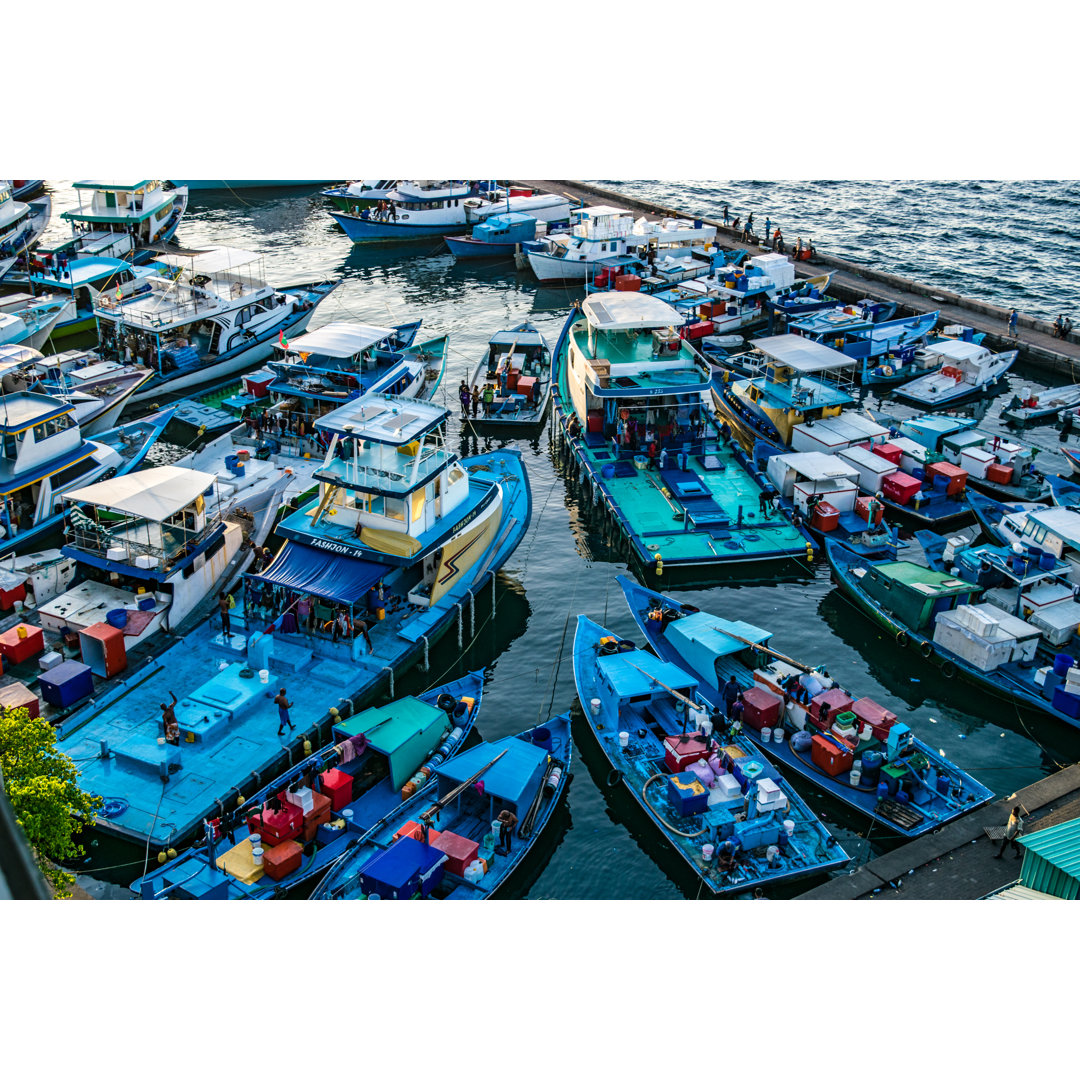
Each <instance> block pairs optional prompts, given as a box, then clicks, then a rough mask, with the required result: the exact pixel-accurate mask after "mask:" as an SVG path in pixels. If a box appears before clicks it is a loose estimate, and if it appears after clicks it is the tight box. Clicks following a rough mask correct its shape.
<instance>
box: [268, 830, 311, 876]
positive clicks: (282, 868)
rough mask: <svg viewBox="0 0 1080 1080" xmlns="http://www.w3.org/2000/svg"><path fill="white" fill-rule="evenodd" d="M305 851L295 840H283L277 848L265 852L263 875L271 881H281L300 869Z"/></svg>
mask: <svg viewBox="0 0 1080 1080" xmlns="http://www.w3.org/2000/svg"><path fill="white" fill-rule="evenodd" d="M303 858H304V849H303V847H302V846H301V845H300V844H298V843H297V842H296V841H295V840H283V841H282V842H281V843H280V844H278V845H277V846H276V847H269V848H266V849H265V850H264V851H263V873H264V874H266V876H267V877H268V878H270V880H271V881H280V880H281V879H282V878H283V877H285V875H286V874H291V873H293V871H294V870H299V869H300V863H301V862H302V861H303Z"/></svg>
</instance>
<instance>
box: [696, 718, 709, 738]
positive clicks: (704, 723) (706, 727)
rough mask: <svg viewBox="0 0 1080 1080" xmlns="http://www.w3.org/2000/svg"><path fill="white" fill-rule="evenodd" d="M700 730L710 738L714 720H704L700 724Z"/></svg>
mask: <svg viewBox="0 0 1080 1080" xmlns="http://www.w3.org/2000/svg"><path fill="white" fill-rule="evenodd" d="M698 730H699V731H700V732H701V733H702V735H704V736H705V738H706V739H708V738H709V737H710V736H711V735H712V721H711V720H702V721H701V722H700V723H699V724H698Z"/></svg>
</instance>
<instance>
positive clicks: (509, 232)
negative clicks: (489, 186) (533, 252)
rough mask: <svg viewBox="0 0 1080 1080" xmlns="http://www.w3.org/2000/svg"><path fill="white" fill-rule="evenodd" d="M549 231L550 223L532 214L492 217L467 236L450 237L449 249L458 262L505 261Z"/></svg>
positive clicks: (447, 244)
mask: <svg viewBox="0 0 1080 1080" xmlns="http://www.w3.org/2000/svg"><path fill="white" fill-rule="evenodd" d="M546 231H547V223H546V222H543V223H541V222H539V221H537V220H536V218H534V217H533V216H532V215H530V214H519V213H513V214H492V215H491V217H488V218H485V219H484V220H483V221H480V222H478V223H477V224H476V225H474V226H473V230H472V233H471V234H470V235H468V236H447V237H446V246H447V247H448V248H449V249H450V254H451V255H453V256H454V258H456V259H506V258H509V257H510V256H511V255H514V254H515V253H516V252H518V251H520V250H521V245H522V244H523V243H526V242H528V241H531V240H535V239H536V238H537V234H538V233H539V235H540V236H543V235H545V233H546Z"/></svg>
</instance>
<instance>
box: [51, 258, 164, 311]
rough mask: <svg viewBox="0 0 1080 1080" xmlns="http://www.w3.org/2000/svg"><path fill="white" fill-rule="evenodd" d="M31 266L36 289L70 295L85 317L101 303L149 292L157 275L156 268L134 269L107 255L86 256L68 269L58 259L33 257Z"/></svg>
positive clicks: (67, 266)
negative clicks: (151, 280)
mask: <svg viewBox="0 0 1080 1080" xmlns="http://www.w3.org/2000/svg"><path fill="white" fill-rule="evenodd" d="M30 266H31V273H30V281H31V282H32V283H33V284H34V285H36V286H39V287H40V288H43V289H48V290H50V291H52V292H57V293H61V294H67V295H70V296H71V298H72V300H74V302H75V309H76V311H77V312H78V313H79V314H80V315H83V316H90V315H91V314H92V313H93V310H94V307H95V305H96V304H97V303H98V301H99V299H102V300H109V301H115V300H118V299H128V298H130V297H131V296H134V295H135V294H136V293H144V292H149V291H150V288H151V286H150V283H149V279H150V278H152V277H153V276H154V275H155V274H156V273H158V270H157V269H155V268H153V267H150V266H132V265H131V263H129V262H125V261H124V260H123V259H119V258H112V257H109V256H105V255H87V256H84V257H81V258H78V259H71V260H70V261H69V262H67V263H66V265H65V264H61V263H58V261H57V258H56V256H51V255H45V254H40V253H34V254H33V255H31V263H30ZM117 290H119V293H120V295H119V297H118V296H117Z"/></svg>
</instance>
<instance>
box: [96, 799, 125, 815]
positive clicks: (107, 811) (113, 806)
mask: <svg viewBox="0 0 1080 1080" xmlns="http://www.w3.org/2000/svg"><path fill="white" fill-rule="evenodd" d="M127 808H128V803H127V799H106V800H105V801H104V802H103V803H102V804H101V816H102V817H106V818H114V817H119V815H120V814H122V813H123V812H124V811H125V810H126V809H127Z"/></svg>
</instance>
